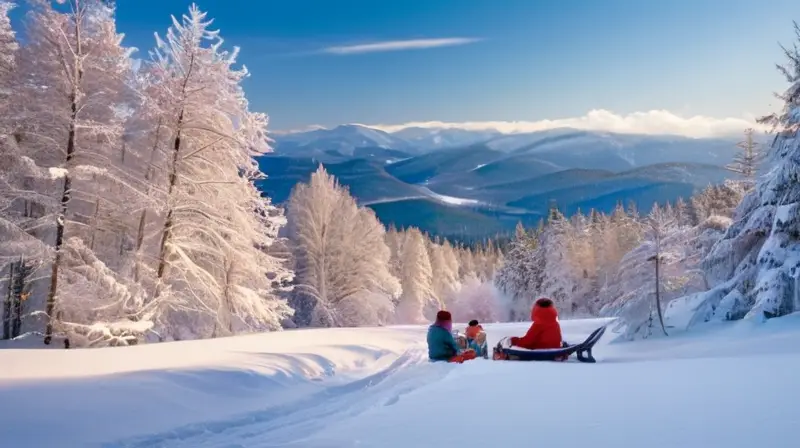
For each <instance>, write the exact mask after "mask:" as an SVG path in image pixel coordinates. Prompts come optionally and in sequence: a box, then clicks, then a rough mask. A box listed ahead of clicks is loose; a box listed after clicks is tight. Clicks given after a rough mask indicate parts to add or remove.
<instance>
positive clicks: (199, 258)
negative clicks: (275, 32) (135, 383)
mask: <svg viewBox="0 0 800 448" xmlns="http://www.w3.org/2000/svg"><path fill="white" fill-rule="evenodd" d="M210 26H211V20H208V19H207V18H206V13H204V12H201V11H200V10H199V9H198V8H197V6H196V5H192V6H191V7H190V9H189V13H188V14H187V15H184V16H182V18H181V20H178V19H176V18H174V17H173V24H172V26H171V27H170V28H169V29H168V30H167V33H166V36H165V38H163V39H161V38H158V39H157V47H156V49H155V50H154V51H153V53H152V60H151V61H150V62H148V63H147V66H146V68H145V70H146V73H147V76H148V77H149V84H148V86H147V87H148V88H147V91H146V95H147V97H148V98H149V101H148V102H147V103H146V105H147V106H148V107H152V108H155V109H156V110H155V111H150V112H149V116H150V117H151V120H152V123H153V125H154V128H155V129H154V130H153V131H152V132H150V135H151V136H152V138H153V139H154V142H155V143H154V144H155V145H157V146H159V147H160V148H162V149H163V150H164V151H165V152H166V154H167V155H166V159H167V161H166V163H165V166H162V167H161V168H162V169H163V172H162V173H160V174H159V177H160V178H162V179H165V182H164V184H163V185H160V186H159V192H160V193H161V194H160V195H157V197H158V199H159V201H160V203H161V205H160V206H159V207H158V210H159V211H160V212H161V213H160V216H159V222H160V226H159V227H160V229H159V232H158V236H159V237H158V241H157V243H155V244H156V247H155V248H153V249H147V250H144V252H145V253H149V254H152V255H153V262H152V263H151V265H150V269H151V270H152V272H153V275H154V277H155V283H156V284H155V290H154V292H153V298H152V299H151V300H150V301H149V302H148V304H147V306H148V312H150V313H153V314H154V316H155V317H154V318H155V319H156V320H157V322H158V323H159V326H160V327H163V332H164V333H165V334H164V335H162V336H163V337H168V338H190V337H209V336H215V335H219V334H227V333H229V332H231V331H241V330H244V329H275V328H280V323H281V321H282V320H283V319H284V318H285V317H287V316H288V315H290V313H291V310H290V309H289V308H288V306H287V305H286V303H285V302H284V301H283V300H282V299H280V298H279V297H277V296H276V292H277V291H279V290H280V289H281V287H282V285H285V284H286V283H287V281H288V280H290V278H291V273H290V272H289V271H288V270H287V269H286V268H285V266H284V263H283V261H282V260H280V259H277V258H276V257H274V256H272V255H271V254H270V253H269V250H268V249H269V247H270V246H271V245H272V244H273V242H274V241H275V238H276V235H277V230H278V228H279V227H280V226H281V225H282V224H283V221H284V219H283V216H282V215H281V212H280V210H279V209H277V208H276V207H274V206H273V205H272V204H270V202H269V200H268V199H267V198H263V197H261V196H260V194H259V193H258V191H257V190H256V188H255V187H254V186H253V181H254V180H255V179H257V178H258V177H260V176H261V175H262V174H261V173H260V171H259V170H258V166H257V164H256V162H255V160H254V158H253V157H254V156H256V155H259V154H263V153H265V152H268V151H269V150H270V148H269V146H268V144H267V137H266V124H267V119H266V116H265V115H263V114H258V113H253V112H251V111H250V110H249V107H248V103H247V100H246V98H245V96H244V92H243V90H242V87H241V82H242V81H243V80H244V79H245V78H246V77H247V76H248V72H247V70H246V68H241V69H235V68H234V65H235V64H236V57H237V55H238V48H234V50H233V51H231V52H229V51H226V50H223V49H222V43H223V41H222V39H221V38H220V37H219V32H218V31H215V30H211V29H210ZM160 139H163V140H160ZM232 321H234V322H232Z"/></svg>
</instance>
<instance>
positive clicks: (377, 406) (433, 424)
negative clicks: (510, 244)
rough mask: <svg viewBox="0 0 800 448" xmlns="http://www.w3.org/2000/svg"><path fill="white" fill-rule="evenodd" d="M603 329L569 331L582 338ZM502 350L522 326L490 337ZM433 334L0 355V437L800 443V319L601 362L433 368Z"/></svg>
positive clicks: (494, 328) (496, 329)
mask: <svg viewBox="0 0 800 448" xmlns="http://www.w3.org/2000/svg"><path fill="white" fill-rule="evenodd" d="M603 323H604V321H602V320H596V319H595V320H591V319H589V320H572V321H565V322H563V323H562V325H563V327H564V333H565V338H566V339H567V340H570V341H573V340H580V339H582V338H584V337H585V336H586V335H587V334H588V333H589V332H590V331H591V330H593V329H594V328H596V327H598V326H600V325H602V324H603ZM486 328H487V331H488V333H489V337H490V338H489V339H490V341H489V342H490V344H492V343H494V342H495V341H496V340H498V339H499V338H501V337H504V336H507V335H511V334H520V333H522V332H523V331H524V330H525V328H526V324H494V325H487V326H486ZM424 333H425V328H424V327H415V326H404V327H392V328H360V329H319V330H297V331H285V332H279V333H270V334H264V335H253V336H246V337H234V338H227V339H216V340H210V341H187V342H176V343H166V344H154V345H149V346H137V347H127V348H108V349H93V350H10V349H9V350H0V440H2V446H9V447H11V446H13V447H15V448H26V447H36V448H40V447H54V448H59V447H90V446H106V447H129V446H130V447H193V448H201V447H295V446H296V447H307V448H321V447H434V446H435V447H450V446H453V447H464V446H502V447H504V448H510V447H529V446H546V447H551V448H552V447H583V446H586V447H614V448H620V447H648V448H658V447H681V448H687V447H724V448H729V447H752V446H765V447H767V446H768V447H774V448H779V447H794V446H797V445H796V442H797V439H796V434H795V431H796V429H795V428H797V427H798V426H800V413H798V412H797V400H798V398H800V381H797V372H798V371H800V344H798V343H797V341H798V340H800V314H795V315H791V316H787V317H783V318H780V319H773V320H771V321H768V322H767V323H765V324H760V325H758V324H754V323H750V322H740V323H736V324H719V325H714V326H711V327H707V328H703V329H700V330H697V331H695V332H693V333H692V334H684V335H678V336H672V337H670V338H664V339H655V340H649V341H644V342H636V343H621V344H616V343H611V344H609V340H610V339H612V338H613V335H610V334H607V336H606V337H604V338H603V340H601V341H600V343H599V344H598V346H597V348H596V350H595V356H596V357H597V359H598V363H597V364H580V363H577V362H567V363H547V362H545V363H526V362H499V361H491V360H476V361H472V362H469V363H465V364H463V365H451V364H443V363H429V362H427V361H426V353H425V344H424Z"/></svg>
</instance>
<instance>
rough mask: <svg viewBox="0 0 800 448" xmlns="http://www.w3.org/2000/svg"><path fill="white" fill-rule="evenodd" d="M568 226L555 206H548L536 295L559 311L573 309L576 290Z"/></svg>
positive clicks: (570, 233) (570, 229)
mask: <svg viewBox="0 0 800 448" xmlns="http://www.w3.org/2000/svg"><path fill="white" fill-rule="evenodd" d="M571 237H572V225H571V224H570V222H569V220H568V219H567V218H566V217H564V215H563V214H562V213H561V211H560V210H558V208H556V207H551V208H550V214H549V216H548V219H547V226H546V227H545V230H544V233H543V234H542V239H541V248H542V257H543V259H544V265H545V268H544V273H543V281H542V283H541V287H540V288H539V289H538V290H537V294H536V295H537V296H544V297H548V298H550V299H552V300H553V302H554V303H555V304H556V306H557V307H558V308H559V310H561V312H562V313H563V314H569V313H572V312H574V311H575V309H574V308H573V304H574V303H575V302H574V299H575V296H574V293H575V291H576V290H577V282H576V280H577V278H576V276H577V275H578V273H577V272H575V267H574V266H573V264H572V263H571V261H570V259H569V245H570V238H571Z"/></svg>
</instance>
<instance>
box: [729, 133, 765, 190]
mask: <svg viewBox="0 0 800 448" xmlns="http://www.w3.org/2000/svg"><path fill="white" fill-rule="evenodd" d="M754 133H755V130H754V129H752V128H748V129H746V130H745V131H744V140H743V141H741V142H739V143H737V144H736V147H738V148H739V150H738V151H737V153H736V155H735V156H734V158H733V161H732V162H731V163H730V164H728V165H726V166H725V168H726V169H727V170H728V171H731V172H733V173H736V174H739V175H741V176H742V177H744V178H745V180H747V181H748V182H754V181H755V177H756V174H757V173H758V169H759V165H760V164H761V162H762V160H763V153H762V151H761V145H760V144H759V143H758V142H756V141H755V140H754V139H753V134H754Z"/></svg>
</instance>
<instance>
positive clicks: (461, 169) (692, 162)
mask: <svg viewBox="0 0 800 448" xmlns="http://www.w3.org/2000/svg"><path fill="white" fill-rule="evenodd" d="M275 140H276V152H275V153H274V154H271V155H268V156H264V157H262V158H261V159H260V160H259V164H260V166H261V168H262V170H263V171H264V172H265V173H267V175H268V178H267V179H265V180H262V181H259V184H258V186H259V188H261V189H262V190H263V191H264V192H265V194H268V195H269V196H271V197H272V198H273V200H274V201H275V202H277V203H282V202H284V201H285V200H286V199H287V198H288V197H289V194H290V192H291V189H292V188H293V186H294V185H295V184H296V183H297V182H305V181H307V180H308V178H309V177H310V175H311V173H312V172H313V171H314V170H315V169H316V168H317V166H318V164H320V163H322V164H324V165H325V167H326V169H327V170H328V171H329V172H330V173H331V174H333V175H335V176H336V177H337V178H338V179H339V181H340V183H341V184H342V185H344V186H346V187H347V188H348V189H349V190H350V192H351V194H353V195H354V196H355V197H356V199H357V200H358V201H359V202H360V203H361V204H364V205H366V206H369V207H371V208H372V209H373V210H375V212H376V214H377V215H378V217H379V218H380V219H381V220H382V221H383V222H384V223H385V224H387V225H388V224H394V225H395V226H398V227H407V226H417V227H419V228H421V229H422V230H424V231H427V232H429V233H432V234H438V235H447V236H457V237H458V238H460V239H469V238H479V237H483V236H487V235H492V234H496V233H498V232H506V231H511V230H512V229H513V226H514V225H515V224H516V222H517V221H518V220H521V221H523V222H526V223H534V222H536V221H537V220H538V219H540V218H541V217H542V216H545V215H546V212H547V208H548V206H549V205H550V204H551V203H553V202H555V203H556V204H557V205H558V207H559V208H560V209H561V210H562V211H564V212H565V213H567V214H571V213H574V212H575V211H576V210H578V209H581V210H583V211H588V210H589V209H591V208H595V209H598V210H602V211H606V212H609V211H611V210H613V208H614V207H615V206H616V204H617V203H618V202H620V201H621V202H624V203H628V202H630V201H632V202H634V203H636V204H637V206H638V207H639V208H640V209H644V210H647V209H649V208H650V207H651V206H652V204H653V203H654V202H660V203H664V202H667V201H674V200H676V199H677V198H678V197H684V198H687V197H688V196H690V195H691V194H693V193H695V192H697V191H698V190H699V189H701V188H703V187H705V186H707V185H709V184H718V183H721V182H722V181H723V180H724V179H726V178H730V177H732V175H731V173H730V172H728V171H726V170H725V169H724V168H723V166H722V165H724V164H725V163H727V162H728V161H729V160H730V159H731V157H732V156H733V153H734V150H735V147H734V143H735V141H734V140H728V139H689V138H683V137H672V136H643V135H624V134H613V133H604V132H590V131H579V130H574V129H554V130H548V131H541V132H534V133H527V134H514V135H500V134H497V133H493V132H473V131H466V130H458V129H445V130H432V129H423V128H408V129H405V130H403V131H398V132H396V133H391V134H390V133H386V132H383V131H380V130H377V129H370V128H367V127H364V126H360V125H345V126H339V127H336V128H334V129H330V130H315V131H310V132H305V133H298V134H290V135H279V136H275ZM454 145H455V146H454ZM458 145H461V146H458Z"/></svg>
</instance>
